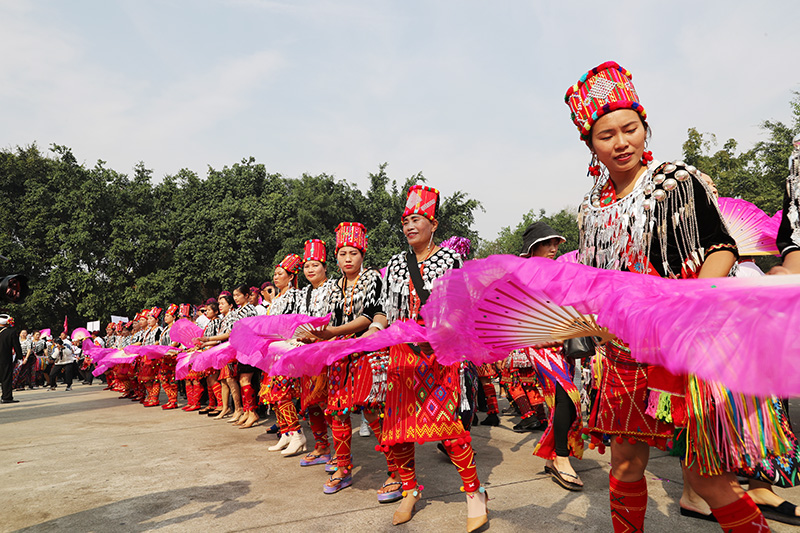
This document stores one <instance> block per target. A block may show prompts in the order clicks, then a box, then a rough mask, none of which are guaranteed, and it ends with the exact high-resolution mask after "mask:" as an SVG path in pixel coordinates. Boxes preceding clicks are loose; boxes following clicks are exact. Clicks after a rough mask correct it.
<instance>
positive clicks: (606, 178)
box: [565, 62, 768, 533]
mask: <svg viewBox="0 0 800 533" xmlns="http://www.w3.org/2000/svg"><path fill="white" fill-rule="evenodd" d="M565 100H566V103H567V105H568V106H569V107H570V110H571V111H572V120H573V122H574V123H575V124H576V126H577V127H578V129H579V131H580V133H581V137H582V139H583V140H584V142H585V143H586V144H587V146H588V147H589V149H590V151H591V152H592V164H591V165H590V174H591V175H593V176H595V177H596V178H597V180H596V183H595V185H594V187H593V188H592V190H591V192H590V193H589V195H587V198H586V200H585V201H584V202H583V204H582V206H581V210H580V218H579V220H580V230H581V245H580V247H579V250H580V251H579V258H580V261H581V262H582V263H584V264H589V265H592V266H596V267H599V268H609V269H618V270H630V271H633V272H638V273H642V274H651V275H658V276H662V277H672V278H691V277H724V276H726V275H727V274H728V272H729V271H730V269H731V267H732V266H733V264H734V262H735V260H736V255H737V249H736V243H735V242H734V240H733V239H732V238H731V237H730V235H729V234H728V233H727V231H726V229H725V226H724V223H723V222H722V218H721V215H720V213H719V210H718V209H717V207H716V204H715V202H714V201H713V199H712V198H711V195H710V192H709V191H708V189H707V188H706V186H705V185H704V184H703V183H702V182H701V181H700V179H699V172H698V171H697V170H696V169H695V168H693V167H689V166H686V165H684V164H683V163H682V162H676V163H674V164H673V163H669V164H661V163H658V162H656V161H654V160H653V157H652V154H650V153H649V152H647V151H646V150H645V148H646V146H645V145H646V141H647V134H648V132H649V126H648V125H647V122H646V121H645V119H646V114H645V112H644V108H643V107H642V106H641V104H640V103H639V98H638V95H637V94H636V90H635V89H634V87H633V84H632V83H631V76H630V73H629V72H627V71H626V70H624V69H622V68H621V67H620V66H619V65H617V64H616V63H613V62H608V63H604V64H602V65H600V66H598V67H596V68H594V69H592V70H591V71H589V72H588V73H587V74H585V75H584V76H583V77H581V79H580V80H579V81H578V83H577V84H575V85H574V86H573V87H571V88H570V89H569V90H568V91H567V94H566V97H565ZM603 168H605V169H606V173H605V174H604V173H603V172H602V170H603ZM697 381H698V380H696V379H693V378H691V377H689V378H688V379H687V378H685V377H678V376H672V375H670V374H668V373H667V372H666V370H664V369H663V368H661V367H656V366H650V365H644V364H640V363H637V362H636V361H635V360H634V359H633V358H632V357H631V354H630V350H629V349H628V347H627V346H626V345H625V344H624V342H623V341H621V340H615V341H611V342H609V343H608V344H607V347H606V357H605V360H604V361H603V372H602V378H601V382H600V388H599V394H598V398H597V400H596V402H595V405H593V407H592V412H591V414H590V418H589V423H588V427H589V430H590V431H591V433H592V435H593V437H592V438H593V442H599V440H598V439H601V438H602V436H603V435H611V436H612V437H613V438H612V440H611V472H610V474H609V481H610V502H611V516H612V523H613V525H614V530H615V531H641V530H642V529H643V527H644V515H645V511H646V509H647V482H646V480H645V478H644V470H645V468H646V466H647V461H648V457H649V451H650V446H658V447H660V448H662V449H664V448H665V446H666V443H667V439H668V438H669V437H670V436H671V434H672V431H673V427H672V425H671V424H669V423H667V422H665V421H664V420H663V418H665V417H654V416H652V415H656V413H655V412H653V410H650V411H649V412H650V414H647V413H646V410H647V408H648V399H650V400H652V397H651V398H648V388H650V389H654V390H660V391H666V392H670V393H673V395H672V396H671V400H670V401H671V403H670V406H669V410H670V415H671V418H673V420H675V423H676V425H681V424H684V423H688V424H689V425H691V426H694V427H697V426H698V425H699V426H700V427H703V424H704V423H706V422H707V421H706V420H705V419H706V418H707V417H708V420H711V418H710V417H709V413H708V412H706V411H705V410H704V408H707V406H706V405H698V404H696V403H694V400H695V399H696V398H697V396H696V395H694V396H693V395H692V394H691V391H689V390H687V389H688V387H689V385H690V384H694V385H696V384H697ZM683 398H685V400H686V405H685V407H681V400H682V399H683ZM659 407H661V406H659ZM664 407H666V406H664ZM684 414H685V416H684ZM681 418H684V419H685V420H681ZM696 437H697V436H696V435H688V436H687V439H686V440H687V442H686V444H687V446H686V457H685V462H684V470H685V475H686V478H687V480H689V481H690V482H691V484H692V486H693V487H694V488H695V490H696V491H697V492H698V494H700V496H702V497H703V498H704V499H705V500H706V501H707V502H708V503H709V504H710V505H711V508H712V512H713V513H714V516H715V517H716V518H717V520H718V522H719V523H720V525H721V526H722V528H723V530H724V531H728V532H736V533H738V532H749V531H763V530H768V527H767V524H766V521H765V520H764V517H763V516H762V514H761V512H760V511H759V510H758V507H756V505H755V503H754V502H753V501H752V500H751V499H750V498H749V497H748V496H747V495H746V494H745V493H744V491H743V490H742V489H741V488H740V487H739V485H738V483H736V479H735V477H734V476H733V475H731V474H729V473H727V472H725V471H724V469H725V467H726V465H725V464H724V463H723V462H722V461H720V459H719V457H715V456H714V454H713V452H712V453H707V452H708V450H707V449H703V448H702V447H701V443H700V442H698V439H697V438H696Z"/></svg>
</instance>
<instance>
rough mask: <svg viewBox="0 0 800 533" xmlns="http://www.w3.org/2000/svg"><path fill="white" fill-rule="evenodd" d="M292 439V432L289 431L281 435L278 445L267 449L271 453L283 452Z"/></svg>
mask: <svg viewBox="0 0 800 533" xmlns="http://www.w3.org/2000/svg"><path fill="white" fill-rule="evenodd" d="M291 438H292V436H291V431H287V432H286V433H283V434H281V438H280V440H279V441H278V443H277V444H275V445H274V446H270V447H269V448H267V451H270V452H279V451H281V450H282V449H284V448H286V447H287V446H288V445H289V442H290V441H291Z"/></svg>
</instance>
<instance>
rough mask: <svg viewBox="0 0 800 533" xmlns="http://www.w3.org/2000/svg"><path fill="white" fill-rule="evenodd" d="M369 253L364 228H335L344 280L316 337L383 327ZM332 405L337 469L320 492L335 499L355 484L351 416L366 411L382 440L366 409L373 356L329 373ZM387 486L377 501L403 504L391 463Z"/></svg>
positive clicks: (376, 413) (356, 357)
mask: <svg viewBox="0 0 800 533" xmlns="http://www.w3.org/2000/svg"><path fill="white" fill-rule="evenodd" d="M366 250H367V235H366V228H365V227H364V225H363V224H359V223H358V222H342V223H341V224H339V226H337V228H336V261H337V263H338V264H339V269H340V270H341V271H342V277H341V278H340V279H339V280H337V281H336V282H335V285H334V290H333V291H332V292H331V294H330V301H329V304H328V310H329V312H330V313H331V321H330V323H329V324H328V325H327V326H326V327H325V328H323V329H322V330H321V331H318V332H314V335H315V336H317V337H319V338H321V339H323V340H326V339H331V338H334V337H336V338H340V339H343V338H348V337H356V336H361V335H366V334H369V333H371V332H374V331H377V327H376V328H374V329H372V331H369V330H370V327H371V326H372V324H373V323H374V322H375V321H376V320H378V322H379V324H383V323H385V318H384V313H383V309H382V305H381V288H382V281H381V276H380V273H379V272H378V271H377V270H374V269H365V268H364V266H363V265H364V255H365V253H366ZM327 381H328V394H327V397H328V400H327V404H328V406H327V409H326V410H325V412H326V414H328V415H330V416H331V419H332V424H331V429H332V433H333V444H334V449H335V451H336V466H335V468H334V469H333V470H334V471H333V474H332V475H331V477H330V479H329V480H328V482H327V483H325V485H324V486H323V487H322V490H323V492H324V493H325V494H333V493H335V492H338V491H340V490H342V489H344V488H346V487H349V486H350V485H351V484H352V482H353V480H352V474H351V473H352V469H353V464H352V463H353V461H352V454H351V451H350V450H351V442H352V435H353V428H352V422H351V419H350V415H351V414H352V413H353V412H354V411H355V412H358V411H360V410H362V409H363V412H364V415H365V418H366V419H367V420H368V422H369V424H370V427H371V429H372V430H373V432H374V433H375V436H376V438H377V439H378V442H380V438H381V421H380V410H379V409H378V408H377V407H376V406H374V405H369V406H367V397H368V396H369V393H370V391H371V389H372V383H373V375H372V364H371V354H364V353H354V354H351V355H349V356H347V357H345V358H343V359H340V360H339V361H336V362H335V363H333V364H332V365H330V367H328V380H327ZM387 465H388V470H389V476H390V477H389V480H388V481H387V483H386V484H384V486H383V487H382V488H381V490H380V492H379V494H378V501H380V502H382V503H389V502H392V501H397V500H399V499H400V498H401V497H402V496H401V494H400V492H401V491H400V486H399V485H400V483H399V482H397V481H395V480H394V479H392V477H393V475H394V471H396V470H397V468H396V467H395V465H394V463H393V462H392V461H390V460H389V459H388V458H387Z"/></svg>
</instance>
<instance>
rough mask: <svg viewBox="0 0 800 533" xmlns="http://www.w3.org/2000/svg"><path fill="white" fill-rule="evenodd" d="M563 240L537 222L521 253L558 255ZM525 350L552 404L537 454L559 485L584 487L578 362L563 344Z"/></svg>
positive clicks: (525, 237) (523, 402)
mask: <svg viewBox="0 0 800 533" xmlns="http://www.w3.org/2000/svg"><path fill="white" fill-rule="evenodd" d="M563 242H566V239H565V238H564V237H562V236H561V235H559V234H558V233H557V232H556V231H555V230H554V229H553V228H551V227H550V226H549V225H547V224H546V223H545V222H542V221H539V222H535V223H533V224H531V225H530V226H528V228H527V229H526V230H525V234H524V235H523V250H522V253H521V254H520V256H521V257H546V258H547V259H555V258H556V254H558V247H559V245H560V244H561V243H563ZM522 352H523V353H524V354H525V355H526V356H527V357H528V358H529V360H531V361H532V363H533V364H532V370H534V371H535V372H536V373H537V374H538V379H537V381H538V382H539V383H540V384H541V387H542V390H543V392H544V399H546V401H547V404H548V405H549V406H550V419H549V421H545V423H546V424H547V428H546V429H545V431H544V434H543V435H542V438H540V439H539V441H538V442H537V443H536V447H535V448H534V450H533V454H534V455H538V456H539V457H542V458H543V459H545V460H546V462H545V467H544V471H545V473H546V474H550V478H551V479H552V480H553V481H554V482H556V483H557V484H558V485H560V486H561V487H563V488H565V489H567V490H572V491H580V490H583V481H581V479H580V478H579V477H578V473H577V472H575V469H574V468H572V464H571V463H570V460H569V457H570V455H573V456H575V457H577V458H578V459H581V458H582V457H583V440H581V429H582V426H583V424H582V419H581V416H580V413H581V403H580V402H581V398H580V392H579V391H578V388H577V387H576V386H575V384H574V383H573V382H572V377H573V375H574V374H575V365H574V363H572V362H571V361H568V360H567V359H566V358H565V356H564V349H563V346H561V345H559V346H558V347H552V348H538V349H537V348H527V349H525V350H522ZM543 361H544V362H546V363H543ZM554 369H558V371H554ZM524 397H525V396H524V395H523V398H524ZM521 400H522V401H520V402H519V403H520V404H522V405H524V404H525V400H524V399H522V398H521ZM528 409H529V410H530V407H528ZM521 410H523V411H524V410H525V409H524V408H521ZM523 416H524V415H523ZM531 418H533V419H534V420H535V418H534V417H530V418H529V419H531ZM523 420H524V419H523Z"/></svg>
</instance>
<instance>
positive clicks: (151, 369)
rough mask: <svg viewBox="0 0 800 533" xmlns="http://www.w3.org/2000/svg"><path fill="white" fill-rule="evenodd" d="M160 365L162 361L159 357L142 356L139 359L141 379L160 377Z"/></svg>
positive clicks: (151, 379)
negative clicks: (148, 357)
mask: <svg viewBox="0 0 800 533" xmlns="http://www.w3.org/2000/svg"><path fill="white" fill-rule="evenodd" d="M160 366H161V361H159V360H158V359H147V358H146V357H141V358H140V359H139V381H154V380H156V379H158V370H159V367H160Z"/></svg>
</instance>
